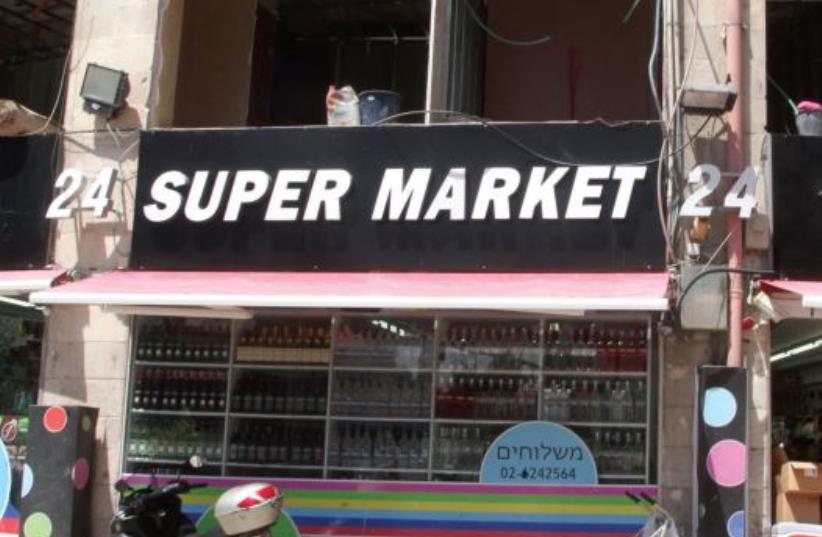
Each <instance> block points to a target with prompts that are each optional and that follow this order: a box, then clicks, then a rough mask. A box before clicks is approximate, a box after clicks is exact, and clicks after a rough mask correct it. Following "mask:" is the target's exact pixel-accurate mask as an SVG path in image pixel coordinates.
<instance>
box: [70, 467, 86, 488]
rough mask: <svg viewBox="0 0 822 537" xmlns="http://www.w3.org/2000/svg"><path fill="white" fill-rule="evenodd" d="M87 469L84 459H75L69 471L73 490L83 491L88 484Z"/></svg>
mask: <svg viewBox="0 0 822 537" xmlns="http://www.w3.org/2000/svg"><path fill="white" fill-rule="evenodd" d="M88 478H89V467H88V461H87V460H86V459H77V462H75V463H74V466H73V467H72V469H71V480H72V481H74V488H76V489H77V490H83V489H84V488H86V485H87V484H88Z"/></svg>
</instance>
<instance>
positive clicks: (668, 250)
mask: <svg viewBox="0 0 822 537" xmlns="http://www.w3.org/2000/svg"><path fill="white" fill-rule="evenodd" d="M667 145H668V139H667V138H666V137H664V136H663V137H662V145H661V146H660V148H659V164H658V165H657V167H656V208H657V213H658V214H659V225H660V226H661V228H662V237H663V238H664V239H665V260H666V261H673V259H674V249H673V246H672V245H671V237H670V236H669V235H668V224H667V222H666V221H665V211H664V210H663V209H662V207H663V205H664V203H663V201H662V159H663V155H664V154H665V148H666V146H667Z"/></svg>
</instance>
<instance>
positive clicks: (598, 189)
mask: <svg viewBox="0 0 822 537" xmlns="http://www.w3.org/2000/svg"><path fill="white" fill-rule="evenodd" d="M610 175H611V167H610V166H580V167H579V168H577V173H576V176H575V177H574V186H573V188H572V189H571V197H570V199H569V200H568V207H567V208H566V210H565V218H567V219H571V220H586V219H592V220H596V219H597V218H599V213H600V212H601V211H602V205H600V204H596V205H594V204H591V205H586V204H585V201H586V200H593V199H598V198H599V197H600V196H602V185H596V184H591V183H590V181H591V179H608V177H609V176H610Z"/></svg>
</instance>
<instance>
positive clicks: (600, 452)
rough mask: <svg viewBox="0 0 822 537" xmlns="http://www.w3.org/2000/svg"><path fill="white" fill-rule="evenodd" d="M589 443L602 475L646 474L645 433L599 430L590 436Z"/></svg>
mask: <svg viewBox="0 0 822 537" xmlns="http://www.w3.org/2000/svg"><path fill="white" fill-rule="evenodd" d="M587 442H588V446H589V447H590V448H591V452H592V453H593V455H594V458H595V459H596V464H597V470H598V471H599V473H600V474H619V475H637V476H639V475H643V474H644V473H645V433H643V432H639V431H622V430H619V429H604V430H600V429H597V430H595V431H594V432H593V433H592V434H589V435H588V438H587Z"/></svg>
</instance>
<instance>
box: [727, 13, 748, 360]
mask: <svg viewBox="0 0 822 537" xmlns="http://www.w3.org/2000/svg"><path fill="white" fill-rule="evenodd" d="M742 4H743V0H726V8H727V19H726V22H725V44H726V62H727V70H728V75H729V76H730V78H731V82H732V83H733V84H734V85H735V86H736V88H737V92H738V97H737V99H736V102H735V103H734V107H733V108H732V109H731V111H730V112H728V146H727V153H726V166H727V169H728V170H729V171H731V172H734V173H738V172H740V171H741V170H742V166H743V160H744V154H745V153H744V148H743V146H742V140H743V129H744V127H745V117H744V115H743V106H745V105H747V102H746V101H745V99H744V96H745V94H746V91H745V87H746V86H745V79H744V73H743V61H744V56H743V53H742V50H743V49H742V47H743V33H742V32H743V28H742ZM726 224H727V227H728V232H729V233H730V238H729V240H728V267H729V268H731V269H738V268H740V267H741V266H742V254H743V245H742V225H741V220H740V218H739V214H738V213H737V212H736V211H728V212H727V216H726ZM743 293H744V291H743V285H742V274H738V273H729V282H728V315H729V329H728V357H727V365H728V367H741V366H742V365H743V364H742V298H743Z"/></svg>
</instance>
